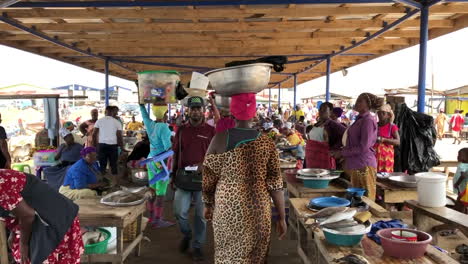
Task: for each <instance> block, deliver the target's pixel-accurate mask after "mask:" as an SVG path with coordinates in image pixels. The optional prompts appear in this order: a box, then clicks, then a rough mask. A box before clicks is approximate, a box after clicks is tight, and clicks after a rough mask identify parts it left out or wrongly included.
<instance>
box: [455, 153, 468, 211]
mask: <svg viewBox="0 0 468 264" xmlns="http://www.w3.org/2000/svg"><path fill="white" fill-rule="evenodd" d="M458 162H460V163H459V164H458V167H457V172H456V173H455V176H454V177H453V190H454V192H455V193H456V194H458V198H457V205H456V208H457V210H459V211H460V212H463V213H466V212H467V208H468V193H467V190H466V187H467V184H468V148H462V149H461V150H460V151H459V152H458Z"/></svg>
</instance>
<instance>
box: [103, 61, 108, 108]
mask: <svg viewBox="0 0 468 264" xmlns="http://www.w3.org/2000/svg"><path fill="white" fill-rule="evenodd" d="M104 71H105V74H106V77H105V79H106V86H105V104H106V107H107V106H109V58H106V60H105V66H104Z"/></svg>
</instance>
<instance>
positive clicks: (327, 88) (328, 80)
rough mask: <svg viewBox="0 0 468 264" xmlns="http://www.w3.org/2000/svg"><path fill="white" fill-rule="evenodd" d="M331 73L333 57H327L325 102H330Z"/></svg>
mask: <svg viewBox="0 0 468 264" xmlns="http://www.w3.org/2000/svg"><path fill="white" fill-rule="evenodd" d="M330 73H331V58H330V57H328V58H327V83H326V86H325V102H330Z"/></svg>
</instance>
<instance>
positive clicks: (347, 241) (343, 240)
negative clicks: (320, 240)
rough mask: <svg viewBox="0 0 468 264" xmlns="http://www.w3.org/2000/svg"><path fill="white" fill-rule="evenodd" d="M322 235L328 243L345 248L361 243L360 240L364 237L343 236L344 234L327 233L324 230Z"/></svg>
mask: <svg viewBox="0 0 468 264" xmlns="http://www.w3.org/2000/svg"><path fill="white" fill-rule="evenodd" d="M323 234H324V235H325V239H326V240H327V242H328V243H330V244H332V245H337V246H346V247H352V246H355V245H357V244H359V242H361V240H362V238H363V237H364V234H362V235H345V234H334V233H330V232H327V231H326V230H323Z"/></svg>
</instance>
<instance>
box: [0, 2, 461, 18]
mask: <svg viewBox="0 0 468 264" xmlns="http://www.w3.org/2000/svg"><path fill="white" fill-rule="evenodd" d="M0 10H1V9H0ZM5 11H6V12H7V13H8V14H9V15H10V16H11V17H15V18H29V17H32V16H34V17H42V18H155V17H159V18H170V19H177V18H180V17H184V18H187V19H199V18H225V17H229V18H246V17H250V16H252V15H261V16H262V17H278V18H282V17H313V16H320V15H323V14H328V15H332V16H336V15H368V14H397V15H403V14H405V7H403V6H360V7H322V8H317V7H302V6H299V7H298V6H295V7H292V8H261V7H249V8H244V9H237V8H223V9H203V8H201V9H198V8H197V9H186V8H146V9H142V10H136V9H133V8H128V9H125V8H121V9H106V10H104V9H91V10H89V9H88V10H87V9H78V10H77V9H75V10H74V9H33V10H22V9H13V10H10V9H6V10H5ZM430 11H431V13H432V14H437V13H468V7H467V6H466V5H437V6H434V7H432V8H431V10H430Z"/></svg>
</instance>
